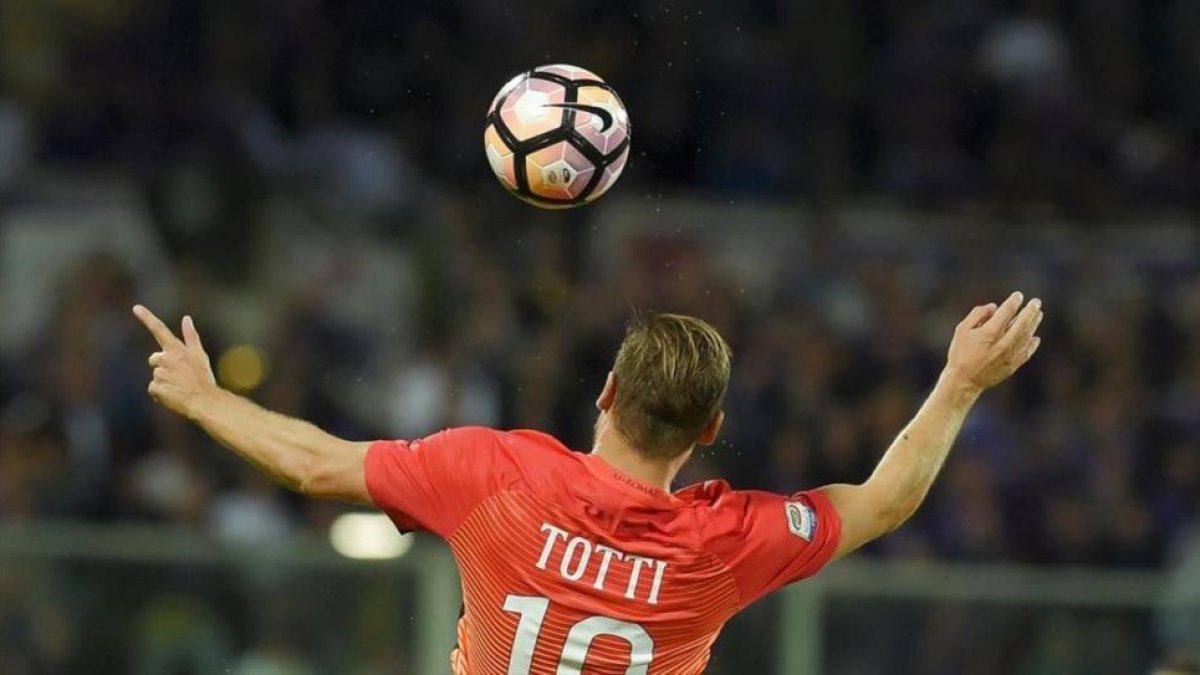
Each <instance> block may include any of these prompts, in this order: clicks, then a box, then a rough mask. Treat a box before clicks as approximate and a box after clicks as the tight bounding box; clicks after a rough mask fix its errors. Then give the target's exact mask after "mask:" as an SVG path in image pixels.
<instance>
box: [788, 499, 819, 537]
mask: <svg viewBox="0 0 1200 675" xmlns="http://www.w3.org/2000/svg"><path fill="white" fill-rule="evenodd" d="M783 509H784V513H786V514H787V523H788V530H790V531H791V533H792V534H794V535H796V536H797V537H800V538H801V539H803V540H804V541H812V537H813V533H814V532H816V530H817V514H816V513H813V510H812V509H810V508H809V507H808V506H807V505H806V504H802V503H800V502H784V503H783Z"/></svg>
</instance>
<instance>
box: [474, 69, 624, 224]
mask: <svg viewBox="0 0 1200 675" xmlns="http://www.w3.org/2000/svg"><path fill="white" fill-rule="evenodd" d="M629 141H630V126H629V115H628V113H626V112H625V104H624V103H622V102H621V98H620V97H619V96H617V92H615V91H613V88H612V87H610V86H608V85H607V84H606V83H605V82H604V80H602V79H600V78H599V77H597V76H596V75H595V74H594V73H592V72H591V71H588V70H584V69H583V68H579V67H576V66H568V65H565V64H554V65H549V66H539V67H537V68H534V69H533V70H530V71H528V72H525V73H521V74H520V75H518V76H516V77H514V78H513V79H511V80H509V81H508V84H505V85H504V86H503V87H501V88H500V93H498V94H496V98H495V99H493V100H492V105H491V107H490V108H488V116H487V127H486V128H485V129H484V132H483V147H484V150H485V151H486V152H487V158H488V163H490V164H491V166H492V171H493V172H495V174H496V178H499V179H500V183H501V184H502V185H503V186H504V187H505V188H507V189H508V190H509V192H511V193H512V194H514V195H516V196H517V197H519V198H520V199H523V200H525V201H527V202H529V203H530V204H533V205H534V206H540V207H542V208H547V209H564V208H571V207H573V206H579V205H580V204H586V203H588V202H590V201H592V200H594V199H596V198H597V197H599V196H600V195H602V194H604V193H605V192H607V191H608V189H609V188H610V187H612V185H613V183H615V182H616V181H617V177H619V176H620V175H621V170H622V169H624V168H625V160H626V159H627V158H628V157H629Z"/></svg>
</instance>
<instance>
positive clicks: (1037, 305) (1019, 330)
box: [998, 298, 1042, 349]
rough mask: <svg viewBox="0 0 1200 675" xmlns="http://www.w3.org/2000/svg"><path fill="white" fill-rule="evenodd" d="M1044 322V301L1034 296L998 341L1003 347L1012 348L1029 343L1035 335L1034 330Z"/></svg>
mask: <svg viewBox="0 0 1200 675" xmlns="http://www.w3.org/2000/svg"><path fill="white" fill-rule="evenodd" d="M1041 323H1042V301H1041V300H1039V299H1038V298H1034V299H1033V300H1030V301H1029V304H1028V305H1025V307H1024V309H1022V310H1021V313H1020V314H1018V315H1017V318H1016V319H1014V320H1013V323H1012V327H1011V328H1009V330H1008V332H1007V333H1005V334H1004V337H1003V338H1001V339H1000V342H999V343H998V344H999V346H1000V347H1001V348H1003V349H1012V348H1013V347H1014V346H1015V345H1018V344H1021V345H1025V344H1028V343H1029V341H1030V339H1031V338H1032V337H1033V332H1034V331H1036V330H1037V327H1038V325H1039V324H1041Z"/></svg>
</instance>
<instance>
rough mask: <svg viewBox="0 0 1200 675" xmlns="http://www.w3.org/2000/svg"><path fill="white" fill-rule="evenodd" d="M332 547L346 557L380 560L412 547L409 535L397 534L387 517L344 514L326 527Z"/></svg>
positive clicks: (393, 556)
mask: <svg viewBox="0 0 1200 675" xmlns="http://www.w3.org/2000/svg"><path fill="white" fill-rule="evenodd" d="M329 541H330V543H331V544H333V550H335V551H337V552H338V553H341V554H342V555H344V556H346V557H347V558H361V559H369V560H381V559H384V558H399V557H400V556H402V555H404V554H405V553H408V550H409V549H410V548H412V535H411V534H400V532H398V531H397V530H396V526H395V525H393V524H392V521H391V520H389V519H388V517H387V516H385V515H382V514H376V513H346V514H342V515H340V516H338V517H337V518H336V519H334V521H333V525H332V526H330V528H329Z"/></svg>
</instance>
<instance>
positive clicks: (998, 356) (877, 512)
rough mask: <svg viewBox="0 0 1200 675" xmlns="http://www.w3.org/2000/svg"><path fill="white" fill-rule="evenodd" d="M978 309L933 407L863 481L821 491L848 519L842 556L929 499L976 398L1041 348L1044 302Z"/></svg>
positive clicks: (960, 332)
mask: <svg viewBox="0 0 1200 675" xmlns="http://www.w3.org/2000/svg"><path fill="white" fill-rule="evenodd" d="M1023 301H1024V298H1023V297H1022V295H1021V294H1020V293H1013V294H1012V295H1010V296H1009V297H1008V299H1007V300H1005V301H1004V302H1003V303H1002V304H1001V305H1000V306H999V307H997V306H996V305H994V304H993V305H981V306H979V307H976V308H974V309H973V310H972V311H971V313H970V314H968V315H967V317H966V318H965V319H963V321H962V322H961V323H959V324H958V327H957V328H956V329H955V331H954V338H953V340H952V341H951V343H950V349H949V354H948V355H947V359H946V367H945V369H944V370H943V371H942V375H941V377H940V378H938V382H937V385H936V386H935V387H934V389H933V391H932V392H931V393H930V394H929V398H927V399H926V400H925V404H924V405H922V406H921V409H920V410H919V411H918V412H917V414H916V416H915V417H913V419H912V421H911V422H909V424H908V426H906V427H905V428H904V429H903V430H902V431H901V432H900V435H899V436H897V437H896V440H895V441H893V442H892V445H891V446H890V447H889V448H888V450H887V452H886V453H884V456H883V459H881V460H880V462H879V464H878V466H876V468H875V471H874V472H873V473H872V474H871V477H870V478H868V479H867V481H866V482H864V483H862V484H861V485H829V486H826V487H824V488H821V489H822V491H823V492H825V494H826V495H827V496H828V497H829V499H830V501H832V502H833V505H834V508H835V509H836V510H837V512H838V515H839V517H840V518H841V521H842V538H841V541H840V543H839V545H838V549H837V551H836V553H835V554H834V556H835V558H837V557H841V556H843V555H846V554H847V553H850V552H851V551H854V550H855V549H857V548H859V547H860V546H862V545H864V544H866V543H867V542H869V541H871V540H873V539H876V538H878V537H881V536H883V535H885V534H887V533H888V532H891V531H892V530H895V529H896V528H898V527H900V526H901V525H903V524H904V522H905V521H907V520H908V519H909V518H910V517H911V516H912V515H913V514H914V513H915V512H916V510H917V508H918V507H919V506H920V505H921V502H923V501H924V500H925V496H926V495H927V494H928V493H929V488H930V486H931V485H933V481H934V479H935V478H936V477H937V475H938V472H939V471H940V470H941V468H942V464H943V463H945V461H946V457H947V455H949V453H950V449H951V447H953V445H954V441H955V439H956V438H957V437H958V432H959V430H960V429H962V425H963V422H964V421H965V420H966V417H967V414H968V413H969V412H970V410H971V407H972V406H974V404H975V401H976V400H977V399H978V398H979V396H980V395H981V394H982V393H983V392H984V391H985V390H987V389H990V388H991V387H994V386H995V385H997V384H999V383H1001V382H1003V381H1004V380H1006V379H1008V377H1009V376H1010V375H1012V374H1013V373H1014V372H1016V370H1017V369H1018V368H1020V367H1021V366H1022V365H1024V364H1025V362H1027V361H1028V360H1029V359H1030V358H1031V357H1032V356H1033V354H1034V352H1035V351H1037V348H1038V345H1039V344H1040V341H1041V340H1040V338H1038V337H1036V335H1035V333H1036V331H1037V327H1038V324H1039V323H1041V320H1042V309H1041V301H1040V300H1037V299H1034V300H1032V301H1030V302H1029V303H1028V304H1026V305H1025V306H1024V308H1022V307H1021V303H1022V302H1023Z"/></svg>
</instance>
